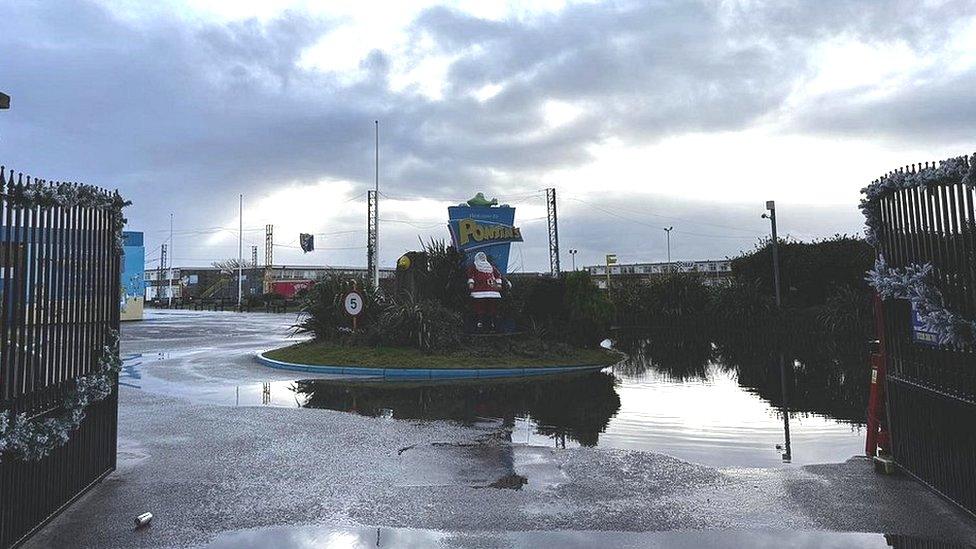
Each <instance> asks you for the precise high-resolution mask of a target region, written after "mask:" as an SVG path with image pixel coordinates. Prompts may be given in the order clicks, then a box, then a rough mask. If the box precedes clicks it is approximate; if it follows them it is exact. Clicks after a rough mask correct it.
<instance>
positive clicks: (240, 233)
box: [237, 194, 244, 310]
mask: <svg viewBox="0 0 976 549" xmlns="http://www.w3.org/2000/svg"><path fill="white" fill-rule="evenodd" d="M238 223H239V224H238V226H237V310H240V309H241V304H242V302H243V296H244V195H243V194H242V195H241V204H240V210H239V214H238Z"/></svg>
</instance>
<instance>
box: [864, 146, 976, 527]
mask: <svg viewBox="0 0 976 549" xmlns="http://www.w3.org/2000/svg"><path fill="white" fill-rule="evenodd" d="M969 161H970V159H968V158H967V159H964V162H965V165H966V166H968V165H969ZM926 169H929V167H928V165H926V166H922V165H918V166H910V167H908V168H905V169H902V170H899V172H898V174H899V175H901V174H912V175H914V174H917V173H920V172H922V170H926ZM932 169H934V165H933V168H932ZM888 177H890V175H889V176H888ZM967 183H968V182H966V181H963V180H962V179H961V178H955V179H953V178H946V179H945V180H940V181H933V182H931V184H925V185H921V186H912V187H908V188H901V189H897V190H892V191H890V192H887V193H886V194H885V195H883V196H881V197H880V199H879V205H880V221H881V223H880V227H878V229H879V230H878V233H877V238H878V247H879V251H880V253H881V254H882V255H883V257H884V259H885V260H886V261H887V263H888V264H889V265H890V266H891V267H895V268H905V267H909V266H911V265H924V264H929V265H931V266H932V272H931V275H930V277H929V280H928V281H927V282H928V283H930V284H932V285H933V286H934V287H935V288H936V289H937V290H938V291H939V293H940V294H941V296H942V301H943V302H944V305H945V308H946V309H947V310H949V311H952V313H954V314H956V315H958V316H959V317H961V318H965V319H970V320H972V319H976V196H974V190H973V188H972V187H971V186H970V185H969V184H967ZM914 336H915V334H914V329H913V325H912V310H911V306H910V304H909V303H908V301H905V300H888V301H887V302H886V303H885V341H886V345H887V349H888V355H889V362H888V365H887V368H888V375H887V386H886V398H887V410H888V422H889V428H890V431H891V437H892V440H891V444H892V453H893V455H894V457H895V461H896V462H897V463H898V465H899V466H900V467H901V468H902V469H903V470H905V471H907V472H909V473H910V474H912V475H913V476H915V477H916V478H918V479H919V480H921V481H923V482H925V483H926V484H928V485H930V486H931V487H932V488H934V489H935V490H937V491H939V492H940V493H941V494H943V495H944V496H946V497H948V498H949V499H951V500H953V501H955V502H956V503H958V504H959V505H960V506H962V507H964V508H966V509H968V510H969V511H970V512H973V513H976V349H974V346H973V345H972V344H971V343H959V342H956V343H954V344H942V345H936V344H927V343H923V342H918V341H916V339H915V337H914Z"/></svg>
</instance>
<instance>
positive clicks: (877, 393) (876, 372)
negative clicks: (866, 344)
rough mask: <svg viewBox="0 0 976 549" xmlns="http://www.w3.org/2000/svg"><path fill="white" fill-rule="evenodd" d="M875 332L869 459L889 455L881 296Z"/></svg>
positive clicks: (876, 304)
mask: <svg viewBox="0 0 976 549" xmlns="http://www.w3.org/2000/svg"><path fill="white" fill-rule="evenodd" d="M874 332H875V334H876V335H877V346H876V347H875V348H874V349H872V351H871V359H870V363H871V393H870V396H869V397H868V426H867V441H866V443H865V447H864V452H865V453H866V454H867V455H868V456H869V457H874V456H875V455H877V453H878V452H879V451H880V452H884V453H887V452H888V450H889V448H888V428H887V426H886V425H885V421H884V419H885V394H884V387H885V373H886V371H887V362H888V352H887V349H886V347H885V337H884V302H883V301H882V300H881V296H880V295H878V294H877V293H875V294H874Z"/></svg>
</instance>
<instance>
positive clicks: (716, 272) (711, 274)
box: [584, 259, 732, 288]
mask: <svg viewBox="0 0 976 549" xmlns="http://www.w3.org/2000/svg"><path fill="white" fill-rule="evenodd" d="M584 269H586V270H587V271H589V273H590V276H591V277H592V278H593V280H594V281H595V282H596V284H597V286H599V287H600V288H606V287H607V266H606V265H591V266H588V267H584ZM609 269H610V280H611V284H612V283H613V280H617V279H621V280H638V281H639V280H646V281H649V280H653V279H654V278H657V277H661V276H664V275H666V274H668V273H669V272H672V273H678V274H697V275H700V276H702V277H703V278H704V281H705V284H708V285H710V286H711V285H717V284H725V283H727V282H728V281H729V279H730V278H731V277H732V262H731V261H730V260H728V259H709V260H703V261H673V262H671V263H668V262H666V261H664V262H659V263H620V264H617V265H610V266H609Z"/></svg>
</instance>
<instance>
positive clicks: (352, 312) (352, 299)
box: [342, 290, 363, 317]
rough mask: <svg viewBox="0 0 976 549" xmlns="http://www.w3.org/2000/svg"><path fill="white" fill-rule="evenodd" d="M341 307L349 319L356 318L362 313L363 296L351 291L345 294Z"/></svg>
mask: <svg viewBox="0 0 976 549" xmlns="http://www.w3.org/2000/svg"><path fill="white" fill-rule="evenodd" d="M342 307H343V308H344V309H345V310H346V314H347V315H349V316H351V317H357V316H359V314H360V313H362V312H363V296H362V294H360V293H359V292H357V291H356V290H353V291H351V292H349V293H348V294H346V297H345V298H343V300H342Z"/></svg>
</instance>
